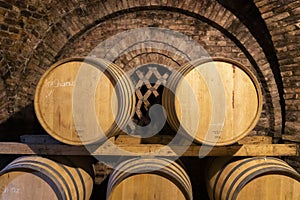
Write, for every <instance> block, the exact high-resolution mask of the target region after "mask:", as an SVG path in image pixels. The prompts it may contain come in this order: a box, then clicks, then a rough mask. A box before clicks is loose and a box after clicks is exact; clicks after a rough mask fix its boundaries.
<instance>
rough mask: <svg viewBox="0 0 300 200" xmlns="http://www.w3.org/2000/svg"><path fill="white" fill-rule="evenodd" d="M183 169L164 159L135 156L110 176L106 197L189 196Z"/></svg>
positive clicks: (114, 199) (120, 199) (113, 199)
mask: <svg viewBox="0 0 300 200" xmlns="http://www.w3.org/2000/svg"><path fill="white" fill-rule="evenodd" d="M192 198H193V196H192V186H191V182H190V179H189V177H188V175H187V173H186V172H185V170H184V169H183V168H182V167H181V166H180V165H179V164H177V163H176V162H173V161H171V160H168V159H164V158H134V159H129V160H127V161H125V162H123V163H121V164H119V165H118V166H117V167H116V168H115V170H114V171H113V173H112V174H111V175H110V178H109V182H108V187H107V199H110V200H127V199H140V200H152V199H166V200H168V199H170V200H173V199H178V200H180V199H182V200H185V199H188V200H190V199H192Z"/></svg>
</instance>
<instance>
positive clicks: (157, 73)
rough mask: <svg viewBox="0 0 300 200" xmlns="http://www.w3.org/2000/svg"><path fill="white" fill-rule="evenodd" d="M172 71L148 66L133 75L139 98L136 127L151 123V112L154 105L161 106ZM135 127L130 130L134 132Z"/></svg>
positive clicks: (162, 67) (132, 126) (140, 68)
mask: <svg viewBox="0 0 300 200" xmlns="http://www.w3.org/2000/svg"><path fill="white" fill-rule="evenodd" d="M170 74H171V70H170V69H169V68H167V67H165V66H162V65H158V64H147V65H143V66H141V67H139V68H138V69H136V70H135V71H133V72H132V73H131V76H130V78H131V80H132V81H133V83H134V85H135V95H136V98H137V103H136V108H135V115H134V118H133V121H134V122H135V124H136V125H139V126H146V125H148V124H149V123H150V120H151V119H150V117H149V110H150V108H151V106H153V105H154V104H161V100H162V99H161V96H162V92H163V89H164V85H165V84H166V82H167V80H168V78H169V76H170ZM134 127H135V125H133V124H131V125H130V128H131V129H132V132H134V129H135V128H134Z"/></svg>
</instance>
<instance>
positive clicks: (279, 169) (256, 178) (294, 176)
mask: <svg viewBox="0 0 300 200" xmlns="http://www.w3.org/2000/svg"><path fill="white" fill-rule="evenodd" d="M206 174H207V178H206V182H207V190H208V194H209V196H210V199H211V200H213V199H214V200H217V199H218V200H219V199H220V200H236V199H237V200H248V199H249V200H250V199H251V200H252V199H263V200H284V199H300V182H299V181H300V175H299V174H298V173H297V172H296V171H295V170H294V169H293V168H292V167H290V166H289V165H288V164H287V163H286V162H284V161H283V160H280V159H277V158H272V157H253V158H244V159H237V160H236V159H235V160H231V159H230V158H216V159H213V160H212V161H211V162H210V164H209V166H208V169H207V173H206Z"/></svg>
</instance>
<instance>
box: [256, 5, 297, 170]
mask: <svg viewBox="0 0 300 200" xmlns="http://www.w3.org/2000/svg"><path fill="white" fill-rule="evenodd" d="M255 4H256V6H257V7H258V9H259V11H260V12H261V16H262V18H263V19H264V21H265V23H266V25H267V27H268V29H269V31H270V34H271V36H272V41H273V43H274V46H275V49H276V55H277V58H278V62H279V64H280V71H281V75H282V81H283V86H284V98H285V110H286V118H285V119H286V123H285V130H284V134H287V135H292V136H294V139H292V140H293V141H294V142H297V143H300V141H299V139H297V137H298V138H299V131H300V98H299V94H300V76H299V75H300V68H299V66H300V65H299V63H300V54H299V52H300V43H299V41H300V1H290V0H288V1H283V0H281V1H266V0H256V1H255ZM288 142H291V141H288ZM287 161H288V162H289V163H290V164H291V165H292V166H294V167H295V168H297V169H298V171H299V170H300V165H299V161H300V159H299V158H298V157H295V158H291V157H289V158H287Z"/></svg>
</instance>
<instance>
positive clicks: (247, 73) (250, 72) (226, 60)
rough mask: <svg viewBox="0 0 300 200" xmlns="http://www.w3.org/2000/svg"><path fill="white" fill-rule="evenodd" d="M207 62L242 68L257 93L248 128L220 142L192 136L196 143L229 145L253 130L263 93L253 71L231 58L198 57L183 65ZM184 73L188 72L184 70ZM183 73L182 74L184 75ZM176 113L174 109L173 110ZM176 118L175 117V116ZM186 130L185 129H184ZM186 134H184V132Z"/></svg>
mask: <svg viewBox="0 0 300 200" xmlns="http://www.w3.org/2000/svg"><path fill="white" fill-rule="evenodd" d="M209 62H225V63H229V64H233V65H236V66H237V67H239V68H240V69H241V70H243V71H244V72H245V73H246V75H248V77H249V78H250V79H251V81H252V83H253V85H254V87H255V90H256V94H257V101H258V106H257V110H256V115H255V117H254V118H253V119H252V122H251V123H250V125H249V126H248V128H246V129H245V130H244V131H243V133H241V134H239V135H237V136H236V137H232V138H231V139H229V140H224V141H222V142H218V141H217V142H212V141H206V140H204V139H202V138H199V137H198V138H197V135H195V136H194V137H193V139H194V140H195V141H196V142H198V143H202V144H206V145H214V146H224V145H230V144H234V143H236V142H237V141H238V140H240V139H242V138H244V137H245V136H247V135H248V134H249V132H250V131H251V130H253V128H254V127H255V126H256V124H257V122H258V120H259V118H260V116H261V112H262V107H263V95H262V89H261V86H260V82H259V81H258V79H257V78H256V76H255V75H254V73H253V72H252V71H251V70H250V69H248V68H247V67H246V66H245V65H243V64H242V63H240V62H238V61H236V60H234V59H231V58H225V57H211V58H200V59H197V60H194V61H190V62H188V63H186V64H185V66H190V67H192V68H195V67H196V66H199V65H202V64H205V63H209ZM185 73H189V71H188V72H185ZM184 75H185V74H183V76H184ZM175 113H176V111H175ZM176 118H177V117H176ZM185 132H186V131H185ZM187 134H188V136H189V137H192V136H191V135H190V134H189V133H188V132H187ZM185 135H186V134H185Z"/></svg>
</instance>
